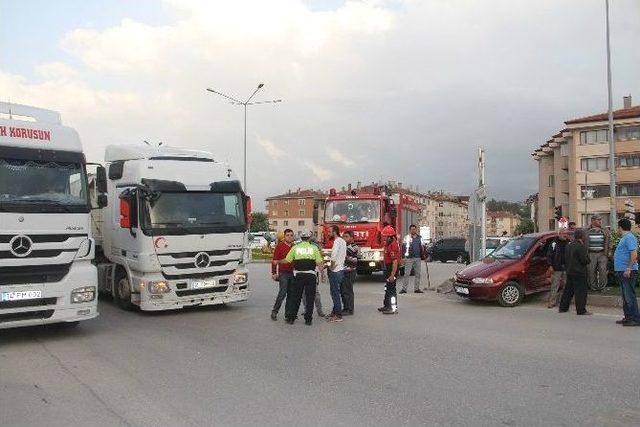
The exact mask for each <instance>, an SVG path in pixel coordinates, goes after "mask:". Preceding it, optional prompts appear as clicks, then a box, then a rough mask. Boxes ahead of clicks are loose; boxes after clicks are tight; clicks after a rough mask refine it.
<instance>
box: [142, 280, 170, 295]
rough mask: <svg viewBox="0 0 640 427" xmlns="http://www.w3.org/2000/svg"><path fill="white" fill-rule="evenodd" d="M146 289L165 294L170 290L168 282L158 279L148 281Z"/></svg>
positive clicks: (153, 292) (152, 292) (151, 292)
mask: <svg viewBox="0 0 640 427" xmlns="http://www.w3.org/2000/svg"><path fill="white" fill-rule="evenodd" d="M147 290H148V291H149V293H150V294H166V293H169V292H171V288H170V287H169V284H168V283H167V282H165V281H163V280H159V281H157V282H148V283H147Z"/></svg>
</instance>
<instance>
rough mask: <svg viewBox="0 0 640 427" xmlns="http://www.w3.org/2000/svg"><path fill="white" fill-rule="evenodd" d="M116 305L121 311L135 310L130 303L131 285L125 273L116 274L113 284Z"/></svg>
mask: <svg viewBox="0 0 640 427" xmlns="http://www.w3.org/2000/svg"><path fill="white" fill-rule="evenodd" d="M115 286H116V289H115V294H116V303H117V304H118V307H120V308H122V309H123V310H127V311H131V310H133V309H135V307H136V306H135V305H134V304H132V303H131V284H130V283H129V278H128V277H127V275H126V273H124V272H121V273H120V274H118V276H117V278H116V283H115Z"/></svg>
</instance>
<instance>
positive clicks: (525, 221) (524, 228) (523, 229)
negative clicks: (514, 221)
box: [515, 218, 535, 235]
mask: <svg viewBox="0 0 640 427" xmlns="http://www.w3.org/2000/svg"><path fill="white" fill-rule="evenodd" d="M534 230H535V229H534V226H533V221H531V219H529V218H522V220H521V221H520V224H518V226H517V227H516V230H515V234H516V235H518V234H528V233H533V232H534Z"/></svg>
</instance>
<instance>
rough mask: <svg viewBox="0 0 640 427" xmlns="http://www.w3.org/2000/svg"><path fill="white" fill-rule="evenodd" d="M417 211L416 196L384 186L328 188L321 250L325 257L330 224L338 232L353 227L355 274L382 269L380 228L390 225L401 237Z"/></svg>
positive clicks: (416, 220) (382, 244)
mask: <svg viewBox="0 0 640 427" xmlns="http://www.w3.org/2000/svg"><path fill="white" fill-rule="evenodd" d="M419 212H420V205H419V201H418V200H417V198H416V197H414V196H412V195H410V194H407V193H403V192H396V191H392V190H389V189H388V188H387V187H378V186H374V187H373V188H365V189H362V190H358V189H355V190H351V191H346V192H340V193H338V192H337V191H336V190H335V189H331V190H330V191H329V196H328V197H327V199H326V203H325V211H324V223H323V225H322V242H323V244H322V247H323V254H324V256H325V258H328V256H329V254H330V253H331V247H332V246H333V240H332V239H331V226H332V225H337V226H338V227H339V228H340V233H343V232H345V231H347V230H350V231H353V235H354V238H355V242H356V244H357V245H358V246H360V250H361V253H362V259H361V260H360V262H359V263H358V274H371V273H373V272H376V271H382V270H383V269H384V260H383V246H384V242H383V239H382V235H381V231H382V228H383V227H384V226H385V225H387V224H390V225H392V226H393V227H394V228H395V229H396V231H397V232H398V238H399V239H402V237H404V236H406V235H407V234H408V233H409V226H410V225H411V224H417V223H418V215H419Z"/></svg>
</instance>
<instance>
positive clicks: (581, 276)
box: [558, 230, 591, 315]
mask: <svg viewBox="0 0 640 427" xmlns="http://www.w3.org/2000/svg"><path fill="white" fill-rule="evenodd" d="M586 238H587V237H586V233H585V232H584V230H576V231H575V232H574V234H573V241H572V242H571V243H569V244H568V245H567V249H566V253H565V265H566V270H567V283H566V284H565V286H564V290H563V291H562V298H561V299H560V307H559V309H558V311H559V312H560V313H566V312H567V311H569V305H570V304H571V300H572V299H573V297H574V296H575V301H576V313H577V314H578V315H589V314H591V313H590V312H588V311H587V287H588V284H587V266H588V265H589V262H590V261H589V255H588V251H587V245H586V243H585V240H586Z"/></svg>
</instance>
